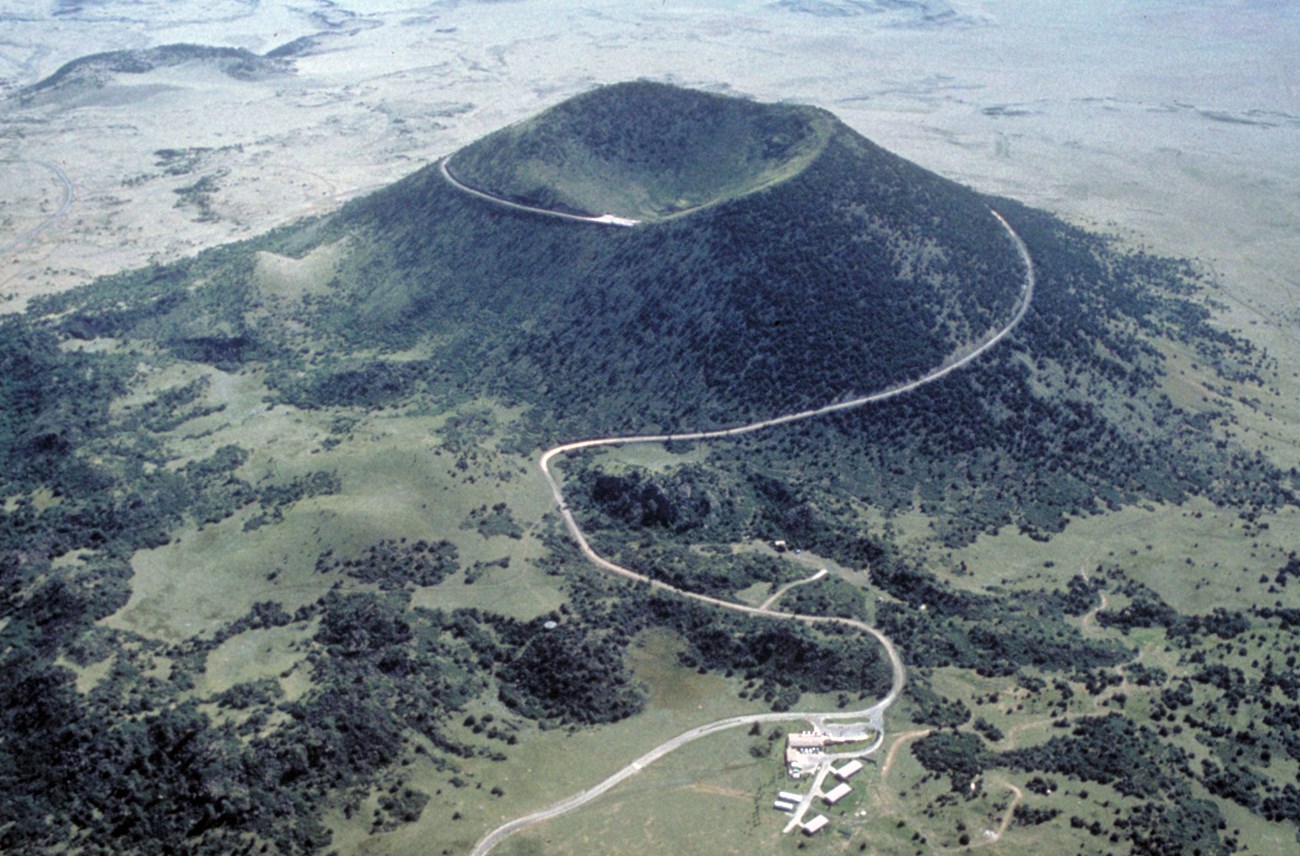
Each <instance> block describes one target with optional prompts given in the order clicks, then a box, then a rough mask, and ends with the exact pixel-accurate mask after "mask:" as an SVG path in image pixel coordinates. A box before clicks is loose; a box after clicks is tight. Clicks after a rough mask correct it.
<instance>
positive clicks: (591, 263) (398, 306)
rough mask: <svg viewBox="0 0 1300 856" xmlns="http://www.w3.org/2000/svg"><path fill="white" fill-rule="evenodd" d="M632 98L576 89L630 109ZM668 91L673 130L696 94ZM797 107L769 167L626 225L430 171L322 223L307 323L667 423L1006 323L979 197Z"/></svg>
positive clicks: (804, 395)
mask: <svg viewBox="0 0 1300 856" xmlns="http://www.w3.org/2000/svg"><path fill="white" fill-rule="evenodd" d="M660 90H661V88H659V87H653V88H650V90H649V92H650V94H652V95H653V96H654V98H653V99H651V100H653V101H654V102H655V105H656V106H658V107H662V105H661V104H660V102H661V101H662V100H663V97H664V93H662V92H661V91H660ZM672 92H674V93H676V92H679V91H678V90H672ZM644 94H645V93H644V92H643V90H642V89H641V88H639V87H631V88H627V87H611V88H609V89H606V90H599V91H598V92H597V93H596V96H588V97H587V99H586V100H585V101H584V103H591V102H593V101H596V102H597V103H598V104H599V105H600V106H601V107H602V108H603V111H602V113H603V114H609V113H612V112H615V108H616V107H617V108H620V109H621V111H622V112H624V113H625V114H626V115H628V116H629V117H634V116H636V115H638V114H639V113H640V112H642V102H643V101H644V100H645V98H643V97H642V96H643V95H644ZM675 97H679V98H680V99H682V100H684V101H685V102H686V103H685V105H684V108H683V109H684V111H685V114H686V118H684V119H683V120H682V121H683V122H686V123H687V124H688V125H689V124H690V123H691V122H692V121H693V120H692V119H691V116H692V115H693V114H692V113H691V112H690V109H689V108H690V107H691V106H692V105H693V103H694V99H695V97H696V96H695V95H694V94H693V93H682V94H681V95H680V96H675ZM773 109H775V110H776V114H775V115H776V116H777V117H781V116H784V115H785V113H786V110H785V108H773ZM813 118H814V119H816V121H817V122H819V123H826V124H832V125H833V126H832V127H831V128H830V129H829V130H828V131H827V133H826V139H825V141H824V143H823V146H822V148H821V150H820V152H819V153H817V154H816V155H815V156H814V157H812V158H811V159H809V160H808V161H807V163H806V164H803V165H802V166H800V168H799V169H798V170H797V171H796V172H794V173H793V174H792V175H790V176H789V177H787V178H785V179H784V180H781V181H779V182H776V183H773V184H770V185H769V186H767V187H765V188H764V189H761V190H757V191H754V192H751V193H748V194H745V195H742V196H739V197H737V198H734V199H727V200H722V201H718V202H716V203H715V204H713V205H710V206H709V207H706V208H704V209H701V210H699V211H696V212H695V213H693V214H691V215H689V216H685V217H682V218H679V219H671V220H667V221H661V222H656V223H646V224H643V225H641V226H638V227H636V228H633V229H601V228H591V227H590V226H584V225H582V224H575V223H571V222H565V221H561V220H555V219H551V218H546V217H544V216H538V215H535V214H530V213H526V212H519V211H510V210H507V209H504V208H502V207H501V206H497V205H494V204H492V203H490V202H487V201H484V200H481V199H477V198H473V197H471V196H469V195H467V194H465V193H464V192H462V191H460V190H458V189H456V188H454V187H451V186H450V185H448V184H447V183H446V182H445V180H444V179H443V178H442V176H441V175H440V173H439V172H438V170H437V169H436V168H435V167H432V166H431V167H428V168H426V169H424V170H422V171H420V172H418V173H416V174H415V175H413V176H411V177H409V178H408V179H406V180H404V181H402V182H399V183H398V184H396V185H394V186H392V187H390V188H388V189H386V190H383V191H381V192H379V193H377V194H375V195H373V196H371V197H368V198H367V199H365V200H362V201H360V202H358V203H357V204H355V205H351V206H348V207H347V208H345V209H344V211H343V212H342V213H341V214H340V215H339V216H338V217H337V218H336V220H335V221H334V222H333V223H331V224H329V229H330V230H331V231H336V232H338V233H339V234H348V235H350V236H352V240H353V242H354V248H353V250H352V251H351V253H350V255H349V257H348V260H347V262H346V263H345V264H344V267H343V270H342V272H341V274H340V277H339V283H340V287H339V288H338V289H337V290H336V291H335V292H334V293H333V295H332V298H331V301H330V305H329V306H327V307H325V308H324V311H323V312H322V320H323V321H324V322H325V326H327V327H328V328H330V329H333V330H335V331H337V332H338V333H339V334H340V335H347V336H352V337H364V338H365V339H368V340H372V341H373V339H374V338H375V337H382V338H384V339H386V340H387V341H389V342H391V343H392V344H394V345H407V344H410V343H412V342H415V341H417V340H419V339H420V338H422V337H426V336H429V335H430V334H433V335H437V336H446V337H453V338H458V339H460V341H461V344H460V346H459V347H460V348H461V349H462V350H461V354H462V356H465V357H467V358H469V359H472V361H473V362H474V363H475V364H476V365H479V366H483V367H485V370H486V374H485V377H487V378H490V379H491V381H492V383H493V385H494V388H495V391H498V392H507V393H511V394H519V395H530V394H531V393H532V392H533V391H535V390H539V389H544V390H546V391H547V398H548V399H549V402H548V407H554V408H556V409H557V410H558V411H559V415H560V416H561V418H566V417H569V416H574V417H576V416H578V415H579V414H583V418H584V419H588V418H591V415H592V414H599V413H610V412H621V411H625V409H626V407H627V405H629V404H631V403H632V401H631V399H630V398H628V397H627V396H628V395H629V393H630V392H632V391H634V392H635V395H636V402H635V405H636V408H637V411H638V412H639V413H641V414H642V418H643V419H644V418H645V417H649V419H650V420H651V421H654V422H656V423H658V424H660V425H665V426H667V425H673V426H680V427H686V426H691V427H703V426H716V425H719V424H724V423H734V422H736V421H740V420H742V419H745V418H749V417H756V416H760V415H764V416H765V415H769V414H772V413H779V412H783V411H787V410H795V409H801V408H804V407H808V406H812V405H817V404H823V403H826V402H829V401H833V400H835V399H838V398H843V397H850V396H852V395H854V394H860V393H862V392H864V391H871V390H874V389H877V388H880V387H882V386H886V385H889V384H890V383H893V382H896V381H898V380H900V379H908V378H912V377H916V376H917V375H919V374H921V373H923V372H924V371H926V370H928V369H930V368H933V367H934V366H936V365H938V364H939V363H941V362H942V361H943V360H944V359H945V358H946V357H947V356H948V355H949V354H951V353H952V352H953V351H954V350H956V349H957V348H959V347H960V346H961V345H963V344H965V343H969V342H973V341H975V340H977V339H979V338H980V337H982V336H983V335H985V334H986V333H987V332H988V331H989V330H991V329H993V328H995V327H997V326H998V325H999V324H1001V323H1005V321H1006V319H1007V318H1008V317H1010V315H1011V313H1012V311H1013V307H1014V306H1015V304H1016V300H1017V298H1018V296H1019V292H1020V288H1021V285H1022V283H1023V281H1024V270H1023V265H1022V264H1021V261H1020V259H1019V257H1018V255H1017V254H1016V251H1015V249H1014V247H1013V246H1012V244H1011V242H1010V241H1009V240H1008V238H1007V235H1006V233H1005V231H1004V230H1003V229H1002V228H1001V227H1000V226H999V224H998V223H997V221H996V219H995V218H994V217H993V216H992V214H991V213H990V212H989V210H988V208H987V207H986V205H985V204H984V202H983V200H981V199H980V197H979V196H978V195H976V194H975V193H973V192H971V191H970V190H968V189H965V188H962V187H960V186H958V185H956V184H953V183H952V182H949V181H947V180H945V179H942V178H940V177H938V176H936V175H934V174H932V173H930V172H927V171H925V170H923V169H921V168H919V167H917V166H915V165H913V164H911V163H908V162H907V161H904V160H902V159H900V158H898V157H896V156H894V155H891V154H889V153H888V152H885V151H884V150H882V149H880V148H879V147H877V146H875V145H873V144H872V143H870V142H869V141H867V140H865V139H864V138H862V137H861V136H859V135H858V134H856V133H854V132H853V131H851V130H850V129H848V128H846V127H844V126H843V125H840V124H838V123H833V120H831V119H830V118H829V117H828V116H826V115H825V114H821V113H815V114H813ZM689 130H690V129H689V128H688V129H687V130H685V131H683V130H682V129H680V128H672V129H670V132H669V134H668V136H670V137H672V138H673V139H674V140H675V139H676V138H677V137H680V136H683V135H687V134H689ZM696 130H698V131H699V133H701V134H705V133H707V132H709V131H711V130H712V128H711V126H704V127H701V128H698V129H696ZM453 161H454V162H455V163H457V164H459V163H460V155H456V156H453ZM471 355H472V356H471ZM524 391H527V392H524ZM643 425H644V422H640V423H638V424H637V425H635V426H634V425H632V424H630V423H629V424H625V425H622V426H619V425H618V423H612V422H603V423H602V427H610V428H614V427H623V428H628V429H630V428H633V427H637V428H639V427H642V426H643Z"/></svg>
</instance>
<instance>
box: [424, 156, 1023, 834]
mask: <svg viewBox="0 0 1300 856" xmlns="http://www.w3.org/2000/svg"><path fill="white" fill-rule="evenodd" d="M439 170H440V171H441V173H442V176H443V178H444V179H446V181H447V183H448V184H450V185H452V186H453V187H455V188H457V189H458V190H461V191H464V192H465V193H468V194H470V195H472V196H475V197H478V198H480V199H484V200H487V201H489V202H493V203H497V204H499V205H503V206H505V207H508V208H512V209H515V210H520V211H526V212H530V213H534V214H538V215H541V216H546V217H553V218H557V219H561V220H569V221H578V222H583V223H589V224H599V225H609V224H611V223H612V224H613V225H627V226H630V225H635V221H622V222H614V221H611V220H609V219H607V218H600V217H582V216H578V215H575V214H566V213H564V212H560V211H550V210H547V209H544V208H533V207H530V206H527V205H520V204H519V203H516V202H511V201H509V200H507V199H501V198H499V197H496V196H493V195H491V194H489V193H484V192H483V191H481V190H476V189H475V188H472V187H469V186H467V185H465V184H462V183H461V182H460V181H458V180H457V179H456V178H454V177H453V176H452V175H451V173H450V172H449V171H448V170H447V161H446V159H445V158H444V159H443V160H442V161H440V162H439ZM989 212H990V213H991V214H992V215H993V217H994V218H996V219H997V221H998V223H999V224H1000V225H1001V226H1002V228H1003V229H1005V230H1006V232H1007V235H1008V236H1009V237H1010V239H1011V242H1012V244H1013V245H1014V246H1015V248H1016V251H1017V252H1018V253H1019V254H1020V259H1021V261H1022V262H1023V263H1024V266H1025V281H1024V284H1023V285H1022V286H1021V289H1020V302H1019V305H1018V306H1017V307H1016V311H1015V314H1013V315H1012V317H1011V319H1010V320H1009V321H1008V322H1007V323H1006V324H1005V325H1004V326H1003V327H1001V328H999V329H998V330H996V331H995V332H993V333H992V334H991V335H989V336H988V338H986V339H985V340H984V341H983V342H981V343H980V344H979V345H978V346H977V347H975V348H974V349H973V350H971V351H969V352H967V353H966V354H964V355H962V356H960V357H957V358H955V359H951V360H950V361H945V362H944V363H943V364H942V365H940V366H939V367H938V368H936V369H934V370H933V371H931V372H929V373H927V374H925V375H923V376H922V377H919V378H917V379H916V380H912V381H907V382H906V383H902V384H899V385H897V386H892V387H890V388H888V389H885V390H881V391H880V392H875V393H872V394H870V395H864V396H862V397H860V398H854V399H850V400H848V401H841V402H838V403H835V404H828V405H826V406H824V407H818V408H814V409H812V410H802V411H800V412H798V413H789V414H786V415H784V416H777V417H774V418H772V419H764V420H762V421H760V422H751V423H749V424H748V425H738V426H736V427H733V428H720V429H717V430H714V431H693V432H688V433H680V434H639V435H633V436H628V437H597V438H593V439H590V440H577V441H574V442H572V443H564V444H561V445H559V446H555V447H554V448H551V449H547V450H546V451H545V452H544V453H543V454H542V457H541V459H540V460H539V461H538V464H539V466H540V467H541V470H542V475H543V477H545V479H546V482H547V484H549V485H550V487H551V495H552V496H553V497H554V499H555V503H556V505H558V506H559V508H560V514H561V516H562V517H563V518H564V524H565V526H566V527H567V528H568V530H569V535H570V536H571V537H572V538H573V540H574V541H575V542H576V543H577V545H578V547H579V548H580V549H581V551H582V555H583V556H584V557H586V559H587V561H589V562H591V563H592V564H593V565H595V566H596V567H598V568H600V569H601V570H605V571H609V572H610V573H614V574H618V575H619V576H622V577H626V578H628V579H630V580H635V581H636V582H639V583H644V584H646V585H648V586H650V587H651V588H654V589H658V590H660V591H665V592H671V593H673V594H675V595H677V596H679V597H684V598H689V599H691V600H696V601H700V602H702V603H708V604H712V605H713V606H717V607H720V608H723V609H730V610H733V611H735V612H742V613H745V614H747V615H757V616H762V617H765V618H772V619H778V620H785V621H799V622H803V623H804V624H809V625H817V624H839V625H841V626H845V627H852V628H854V629H856V630H861V631H862V632H864V633H869V634H870V635H871V636H873V637H875V639H876V640H877V641H878V642H880V644H881V646H882V647H883V648H884V649H885V653H886V654H887V655H888V656H889V663H890V668H891V670H892V672H893V682H892V684H891V685H890V688H889V693H888V694H887V695H886V696H885V697H884V698H882V699H881V700H880V701H878V702H876V703H875V704H873V705H871V706H870V707H868V708H866V709H864V710H857V711H843V710H838V711H831V712H827V713H807V712H804V713H798V712H793V711H791V712H785V713H755V714H746V715H742V716H732V717H728V718H726V719H719V720H717V721H715V722H710V723H707V724H705V725H701V726H697V727H696V728H692V729H691V730H689V731H687V732H685V733H683V734H679V735H678V736H676V737H674V738H672V739H671V740H668V741H667V742H665V743H662V744H660V745H659V746H656V747H655V748H654V749H651V750H650V751H649V752H647V753H645V754H644V755H642V756H641V757H640V758H637V759H636V760H635V761H633V762H632V763H630V764H628V765H627V766H626V767H624V768H623V769H621V770H619V771H618V772H616V773H614V774H613V775H612V776H609V777H608V778H606V779H605V780H604V781H602V782H599V783H598V784H596V785H594V786H592V787H590V788H588V789H587V790H585V791H582V792H581V793H578V794H574V795H573V796H571V797H568V798H566V799H564V800H561V801H560V802H557V803H555V804H554V805H551V806H549V807H547V808H544V809H541V810H540V811H535V812H533V813H532V814H528V815H525V816H523V817H520V818H516V819H515V820H512V821H509V822H508V823H505V824H502V825H501V826H499V827H497V828H496V829H494V830H492V831H491V832H489V833H488V834H487V835H485V836H484V837H483V838H482V839H481V840H480V841H479V842H478V844H476V845H475V846H474V850H473V851H472V856H486V854H487V853H488V852H489V851H491V850H492V848H493V847H495V846H496V845H497V844H499V843H501V841H502V840H504V839H505V838H506V837H508V836H510V835H513V834H514V833H516V832H518V831H519V830H521V829H524V828H525V827H528V826H531V825H533V824H535V823H540V822H542V821H544V820H550V819H551V818H554V817H558V816H559V815H562V814H565V813H566V812H569V811H572V810H573V809H575V808H577V807H579V806H581V805H584V804H586V803H588V802H591V801H592V800H594V799H595V798H596V797H598V796H600V795H601V794H603V793H605V792H606V791H608V790H609V789H610V788H613V787H614V786H615V785H617V784H618V783H619V782H622V781H623V780H624V779H628V778H630V777H632V776H635V775H636V774H637V773H639V772H641V770H643V769H644V768H645V767H647V766H648V765H650V764H652V763H653V762H655V761H656V760H658V759H659V758H662V757H663V756H664V755H667V754H668V753H670V752H672V751H674V750H676V749H679V748H681V747H682V746H685V745H686V744H687V743H690V742H692V741H694V740H698V739H700V738H701V737H706V736H708V735H710V734H715V733H717V732H719V731H725V730H727V729H730V728H737V727H740V726H743V725H752V724H753V723H756V722H789V721H797V720H810V719H811V720H828V719H863V720H866V721H867V722H869V723H870V724H871V726H872V727H873V728H874V729H875V730H876V731H877V732H879V735H880V737H879V739H878V740H877V741H876V742H875V744H874V745H872V746H871V747H870V748H869V749H867V750H865V751H862V752H858V753H854V754H857V755H867V754H870V753H871V752H873V751H875V750H876V749H877V748H879V747H880V745H881V744H882V743H883V742H884V736H885V722H884V714H885V711H886V710H887V709H888V708H889V707H890V705H892V704H893V703H894V702H895V701H896V700H897V699H898V696H899V694H900V693H901V692H902V690H903V684H904V683H905V682H906V680H907V672H906V670H905V669H904V668H903V661H902V659H901V658H900V657H899V656H898V651H897V650H896V649H895V648H894V643H893V642H891V641H890V640H889V638H888V637H887V636H885V635H884V634H883V633H881V632H880V631H879V630H877V629H876V628H874V627H872V626H871V625H869V624H866V623H865V622H862V621H857V620H855V619H852V618H839V617H835V616H825V615H804V614H801V613H796V612H781V611H779V610H772V609H767V608H764V607H755V606H748V605H745V604H741V603H735V602H732V601H728V600H722V599H721V598H716V597H711V596H709V595H706V594H699V593H697V592H690V591H684V590H682V589H679V588H676V587H674V586H671V585H668V584H667V583H665V582H663V581H661V580H656V579H653V578H651V577H647V576H645V575H644V574H638V573H637V572H636V571H633V570H631V569H629V568H625V567H623V566H622V565H617V564H615V563H613V562H611V561H609V560H608V559H606V558H604V557H602V556H601V555H599V554H598V553H597V552H596V551H595V550H593V549H592V547H591V544H590V542H588V540H587V536H586V534H584V533H583V531H582V528H581V527H580V526H579V525H578V521H577V520H576V519H575V518H574V516H573V512H572V511H570V510H569V506H568V504H567V503H566V502H565V501H564V492H563V490H562V489H561V488H560V483H559V481H558V480H557V479H556V478H555V476H554V475H553V474H552V473H551V461H552V460H554V459H555V458H557V457H562V456H564V455H567V454H569V453H570V452H576V451H579V450H582V449H594V448H597V447H599V446H621V445H627V444H632V443H665V442H668V441H670V440H678V441H696V440H715V439H721V438H724V437H737V436H740V435H742V434H749V433H752V432H755V431H761V430H763V429H764V428H773V427H775V426H777V425H785V424H787V423H790V422H798V421H801V420H804V419H812V418H814V417H817V416H824V415H826V414H828V413H836V412H838V411H841V410H850V409H853V408H856V407H862V406H864V405H867V404H874V403H875V402H878V401H886V400H888V399H890V398H896V397H898V396H900V395H904V394H906V393H908V392H911V391H912V390H915V389H918V388H920V387H922V386H925V385H926V384H929V383H934V382H935V381H937V380H940V379H941V378H944V377H947V376H948V375H949V374H951V373H953V372H955V371H957V370H958V369H960V368H962V367H964V366H967V365H969V364H970V363H971V362H973V361H974V360H976V359H978V358H979V357H980V356H981V355H982V354H984V353H985V352H986V351H988V350H989V349H990V348H992V347H993V346H994V345H996V344H998V343H999V342H1001V341H1002V340H1003V339H1005V338H1006V337H1007V336H1008V335H1009V334H1010V333H1011V331H1012V330H1013V329H1015V327H1016V325H1018V324H1019V323H1020V322H1021V320H1022V319H1023V318H1024V317H1025V313H1027V312H1028V311H1029V304H1030V303H1031V302H1032V301H1033V298H1034V283H1035V277H1034V263H1033V260H1032V259H1031V258H1030V256H1029V248H1028V247H1026V246H1025V242H1024V241H1022V240H1021V239H1020V236H1019V235H1017V234H1016V232H1015V230H1014V229H1012V228H1011V224H1010V223H1008V222H1007V221H1006V220H1005V219H1004V218H1003V216H1002V215H1001V214H999V213H998V212H997V211H994V210H993V209H991V208H990V209H989Z"/></svg>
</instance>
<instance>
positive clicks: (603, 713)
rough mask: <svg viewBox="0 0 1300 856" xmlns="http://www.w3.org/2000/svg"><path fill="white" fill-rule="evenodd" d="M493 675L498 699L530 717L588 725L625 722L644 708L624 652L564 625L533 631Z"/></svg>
mask: <svg viewBox="0 0 1300 856" xmlns="http://www.w3.org/2000/svg"><path fill="white" fill-rule="evenodd" d="M534 631H535V634H534V636H533V637H532V638H530V639H528V640H526V641H522V647H521V648H520V649H519V651H518V653H517V654H516V655H515V656H514V657H513V658H512V659H511V660H510V661H509V663H507V664H506V665H505V667H504V668H502V669H501V670H500V671H499V672H498V677H499V678H500V680H501V700H502V701H504V702H505V703H506V704H507V705H509V706H510V707H511V708H513V709H514V710H517V711H518V712H519V713H522V714H523V715H524V716H527V717H529V718H531V719H549V720H556V721H558V723H559V724H561V725H565V724H569V723H581V724H591V723H599V722H615V721H617V720H620V719H626V718H627V717H629V716H631V715H632V714H634V713H637V712H639V711H640V710H641V709H642V708H643V707H644V706H645V695H644V693H643V692H642V691H641V690H640V689H639V688H637V687H636V686H634V685H633V684H632V682H631V679H630V675H629V674H628V672H627V670H626V669H625V668H624V666H623V653H624V652H623V649H622V647H621V646H618V645H611V644H610V642H609V640H608V639H607V638H602V636H601V635H595V634H587V633H582V632H575V631H574V630H573V629H572V628H570V626H569V625H567V624H562V625H560V626H559V627H557V628H555V629H553V630H546V629H544V628H534Z"/></svg>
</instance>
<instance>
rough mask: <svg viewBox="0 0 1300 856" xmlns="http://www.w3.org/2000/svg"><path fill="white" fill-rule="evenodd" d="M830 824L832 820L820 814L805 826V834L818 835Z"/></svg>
mask: <svg viewBox="0 0 1300 856" xmlns="http://www.w3.org/2000/svg"><path fill="white" fill-rule="evenodd" d="M828 823H830V820H828V819H827V817H826V815H824V814H819V815H817V816H816V817H814V818H813V819H812V820H810V821H808V822H807V823H805V824H804V825H803V834H804V835H816V834H817V832H818V830H820V829H821V828H822V827H824V826H825V825H826V824H828Z"/></svg>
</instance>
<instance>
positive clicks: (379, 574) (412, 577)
mask: <svg viewBox="0 0 1300 856" xmlns="http://www.w3.org/2000/svg"><path fill="white" fill-rule="evenodd" d="M457 568H458V564H457V551H456V545H455V544H453V543H451V542H450V541H448V540H446V539H443V540H441V541H436V542H433V543H430V542H429V541H425V540H424V539H420V540H418V541H414V542H412V543H410V544H408V543H406V539H405V538H401V539H399V540H385V541H380V542H378V543H376V544H371V545H370V547H369V548H367V549H366V550H365V551H364V552H362V553H361V554H360V555H358V556H355V557H353V558H350V559H340V558H337V557H335V556H334V553H333V551H332V550H330V551H326V552H325V553H322V554H321V555H320V556H318V557H317V559H316V570H317V571H318V572H320V573H343V574H346V575H347V576H349V577H351V578H352V579H354V580H359V581H361V582H363V583H375V584H377V585H378V586H379V588H380V589H382V590H383V591H390V590H392V589H401V588H408V587H411V588H413V587H416V586H432V585H437V584H438V583H440V582H442V581H443V580H445V579H446V578H447V577H448V576H450V575H451V574H454V573H455V572H456V569H457Z"/></svg>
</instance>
